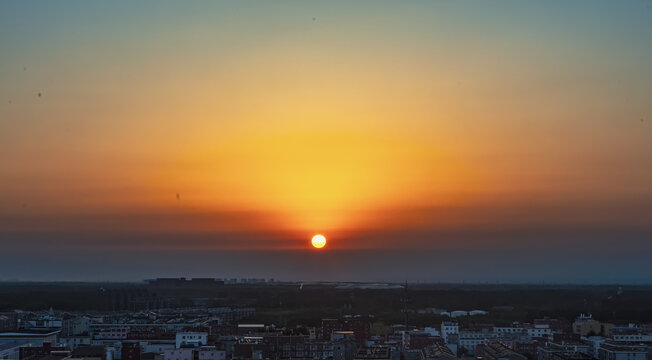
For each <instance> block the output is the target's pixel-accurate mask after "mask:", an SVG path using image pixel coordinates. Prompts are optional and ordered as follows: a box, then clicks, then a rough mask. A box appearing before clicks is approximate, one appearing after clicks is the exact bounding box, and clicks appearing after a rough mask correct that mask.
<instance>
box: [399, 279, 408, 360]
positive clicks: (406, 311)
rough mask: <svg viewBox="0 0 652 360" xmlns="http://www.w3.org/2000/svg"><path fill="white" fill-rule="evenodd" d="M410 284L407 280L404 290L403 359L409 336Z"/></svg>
mask: <svg viewBox="0 0 652 360" xmlns="http://www.w3.org/2000/svg"><path fill="white" fill-rule="evenodd" d="M407 304H408V283H407V280H405V288H404V294H403V317H404V319H405V325H404V328H403V341H401V348H402V349H403V351H401V358H403V359H405V350H406V349H405V342H406V341H407V334H408V308H407Z"/></svg>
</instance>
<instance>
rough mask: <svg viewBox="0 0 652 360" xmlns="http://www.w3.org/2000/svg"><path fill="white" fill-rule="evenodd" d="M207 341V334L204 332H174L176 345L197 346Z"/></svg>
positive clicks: (178, 346)
mask: <svg viewBox="0 0 652 360" xmlns="http://www.w3.org/2000/svg"><path fill="white" fill-rule="evenodd" d="M207 342H208V334H207V333H205V332H178V333H177V334H176V347H177V348H181V347H199V346H204V345H206V344H207Z"/></svg>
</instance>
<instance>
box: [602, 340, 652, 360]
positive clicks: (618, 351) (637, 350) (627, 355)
mask: <svg viewBox="0 0 652 360" xmlns="http://www.w3.org/2000/svg"><path fill="white" fill-rule="evenodd" d="M647 356H648V347H647V346H646V345H643V344H635V343H629V344H627V343H616V342H613V341H604V342H602V343H601V344H600V348H599V349H598V359H599V360H646V359H647Z"/></svg>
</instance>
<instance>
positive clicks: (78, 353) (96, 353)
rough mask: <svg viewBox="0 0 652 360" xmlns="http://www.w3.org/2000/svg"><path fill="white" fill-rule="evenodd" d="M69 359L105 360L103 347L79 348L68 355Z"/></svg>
mask: <svg viewBox="0 0 652 360" xmlns="http://www.w3.org/2000/svg"><path fill="white" fill-rule="evenodd" d="M70 358H71V359H83V360H107V359H106V348H105V347H104V346H80V347H78V348H77V349H75V350H74V351H73V352H72V353H71V354H70Z"/></svg>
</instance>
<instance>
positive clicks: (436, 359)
mask: <svg viewBox="0 0 652 360" xmlns="http://www.w3.org/2000/svg"><path fill="white" fill-rule="evenodd" d="M455 358H456V356H455V354H453V352H452V351H451V350H450V349H449V348H447V347H446V346H444V345H442V344H439V343H435V344H433V345H430V346H427V347H425V348H423V350H422V351H421V360H454V359H455Z"/></svg>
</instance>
